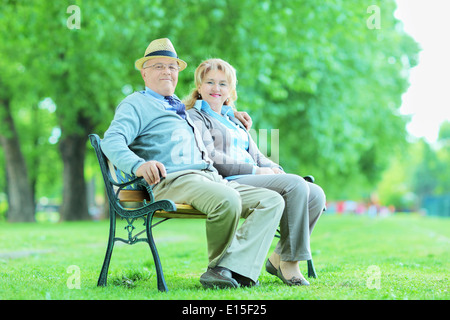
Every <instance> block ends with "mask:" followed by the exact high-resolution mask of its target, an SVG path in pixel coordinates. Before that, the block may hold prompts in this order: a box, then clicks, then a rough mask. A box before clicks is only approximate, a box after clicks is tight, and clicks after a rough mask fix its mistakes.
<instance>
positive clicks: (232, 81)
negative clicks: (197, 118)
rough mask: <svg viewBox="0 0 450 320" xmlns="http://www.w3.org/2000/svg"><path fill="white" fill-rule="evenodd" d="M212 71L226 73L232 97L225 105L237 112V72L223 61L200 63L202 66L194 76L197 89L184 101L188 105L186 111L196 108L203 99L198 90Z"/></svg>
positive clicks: (210, 60)
mask: <svg viewBox="0 0 450 320" xmlns="http://www.w3.org/2000/svg"><path fill="white" fill-rule="evenodd" d="M212 70H220V71H223V72H224V73H225V76H226V77H227V80H228V85H229V86H230V97H229V98H228V100H227V101H225V104H226V105H229V106H231V107H232V108H233V109H234V110H236V108H235V106H234V102H235V101H236V100H237V92H236V84H237V79H236V70H235V69H234V68H233V67H232V66H231V65H230V64H229V63H228V62H226V61H224V60H222V59H208V60H205V61H203V62H202V63H200V65H199V66H198V67H197V69H196V70H195V74H194V83H195V89H193V90H192V92H191V93H190V94H189V95H188V96H187V97H186V98H184V99H183V103H184V104H185V105H186V109H191V108H192V107H193V106H194V104H195V102H196V101H197V100H199V99H201V95H200V93H199V92H198V88H199V87H200V86H201V85H202V83H203V80H204V79H205V76H206V74H207V73H208V72H209V71H212Z"/></svg>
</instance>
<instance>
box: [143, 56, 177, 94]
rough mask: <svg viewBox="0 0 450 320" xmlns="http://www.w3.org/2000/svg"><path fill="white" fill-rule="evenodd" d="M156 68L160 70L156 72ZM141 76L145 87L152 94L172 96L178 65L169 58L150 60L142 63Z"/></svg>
mask: <svg viewBox="0 0 450 320" xmlns="http://www.w3.org/2000/svg"><path fill="white" fill-rule="evenodd" d="M171 67H172V68H171ZM174 67H175V68H174ZM158 68H160V69H161V70H158ZM171 69H175V70H171ZM141 74H142V78H143V79H144V82H145V85H146V86H147V87H148V88H150V89H151V90H153V91H154V92H156V93H158V94H160V95H162V96H171V95H173V94H174V92H175V88H176V86H177V83H178V64H177V62H176V61H174V60H172V59H170V58H155V59H150V60H148V61H146V62H145V63H144V67H143V68H142V69H141Z"/></svg>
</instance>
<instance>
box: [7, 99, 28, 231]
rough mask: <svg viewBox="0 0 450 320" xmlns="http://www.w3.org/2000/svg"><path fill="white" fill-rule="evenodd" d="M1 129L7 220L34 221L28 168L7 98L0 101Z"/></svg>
mask: <svg viewBox="0 0 450 320" xmlns="http://www.w3.org/2000/svg"><path fill="white" fill-rule="evenodd" d="M0 108H2V110H0V115H1V120H2V124H3V125H2V130H1V131H0V144H1V146H2V147H3V151H4V154H5V164H6V178H7V192H8V206H9V208H8V214H7V215H8V221H10V222H34V221H35V216H34V215H35V203H34V198H33V192H32V190H31V185H30V182H29V180H28V170H27V165H26V162H25V159H24V157H23V154H22V150H21V148H20V143H19V137H18V135H17V131H16V128H15V125H14V120H13V118H12V115H11V110H10V106H9V100H2V101H0Z"/></svg>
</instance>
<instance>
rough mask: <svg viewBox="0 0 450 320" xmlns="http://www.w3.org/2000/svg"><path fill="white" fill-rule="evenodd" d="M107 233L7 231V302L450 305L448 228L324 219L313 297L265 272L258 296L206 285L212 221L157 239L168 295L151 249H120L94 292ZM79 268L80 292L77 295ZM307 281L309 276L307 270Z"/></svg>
mask: <svg viewBox="0 0 450 320" xmlns="http://www.w3.org/2000/svg"><path fill="white" fill-rule="evenodd" d="M108 227H109V226H108V222H107V221H100V222H70V223H69V222H67V223H59V224H50V223H48V224H47V223H39V224H8V223H0V299H64V300H65V299H178V300H184V299H230V300H233V299H241V300H247V299H314V300H316V299H346V300H349V299H352V300H353V299H356V300H359V299H364V300H366V299H388V300H392V299H394V300H399V299H449V298H450V294H449V274H448V270H450V219H445V218H431V217H421V216H418V215H402V214H400V215H396V216H393V217H387V218H369V217H367V216H353V215H343V216H337V215H326V214H325V215H324V216H322V218H321V219H320V221H319V222H318V224H317V227H316V229H315V231H314V233H313V235H312V240H311V246H312V251H313V258H314V263H315V266H316V271H317V273H318V275H319V277H318V278H317V279H310V283H311V285H310V286H309V287H287V286H285V285H284V284H283V283H282V282H281V281H280V280H279V279H278V278H276V277H274V276H271V275H270V274H268V273H267V272H265V271H262V273H261V276H260V279H259V280H260V286H259V287H256V288H239V289H237V290H205V289H203V288H202V286H201V284H200V282H199V281H198V280H199V277H200V275H201V274H202V273H203V272H204V270H205V266H206V264H207V255H206V245H205V231H204V221H202V220H172V221H168V222H166V223H163V224H161V225H160V226H158V227H157V228H156V229H155V237H156V241H157V245H158V249H159V253H160V256H161V259H162V263H163V268H164V271H165V276H166V282H167V285H168V287H169V292H167V293H161V292H158V291H157V289H156V276H155V270H154V264H153V260H152V257H151V253H150V250H149V247H148V245H147V244H145V243H140V244H136V245H133V246H128V245H116V247H115V249H114V252H113V256H112V260H111V266H110V271H109V277H108V286H107V287H103V288H99V287H97V286H96V284H97V278H98V275H99V272H100V268H101V265H102V262H103V258H104V254H105V248H106V239H107V234H108ZM122 227H123V226H121V227H120V228H121V229H122ZM275 244H276V239H274V242H273V244H272V248H273V247H274V246H275ZM72 265H74V266H76V267H77V268H79V272H80V277H79V278H80V281H81V282H80V285H81V288H80V289H76V288H74V289H70V288H69V287H70V285H71V284H73V283H74V282H72V281H70V280H71V279H72V278H71V277H73V275H74V273H73V271H71V269H68V268H69V267H70V266H72ZM68 271H69V272H68ZM301 271H302V273H303V274H305V275H306V274H307V270H306V263H302V264H301ZM376 279H379V281H378V282H377V281H376ZM68 280H69V281H68ZM68 282H69V287H68Z"/></svg>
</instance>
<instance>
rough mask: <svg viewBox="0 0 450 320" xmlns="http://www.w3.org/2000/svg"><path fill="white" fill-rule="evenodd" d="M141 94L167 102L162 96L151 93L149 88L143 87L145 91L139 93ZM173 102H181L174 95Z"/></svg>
mask: <svg viewBox="0 0 450 320" xmlns="http://www.w3.org/2000/svg"><path fill="white" fill-rule="evenodd" d="M141 93H142V94H144V95H146V96H151V97H153V98H156V99H159V100H162V101H164V102H167V100H166V99H165V98H164V96H162V95H160V94H159V93H156V92H155V91H153V90H152V89H150V88H149V87H147V86H145V90H143V91H141ZM172 97H173V98H174V99H175V100H178V101H181V100H180V98H178V97H177V96H176V95H175V94H174V95H173V96H172Z"/></svg>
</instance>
